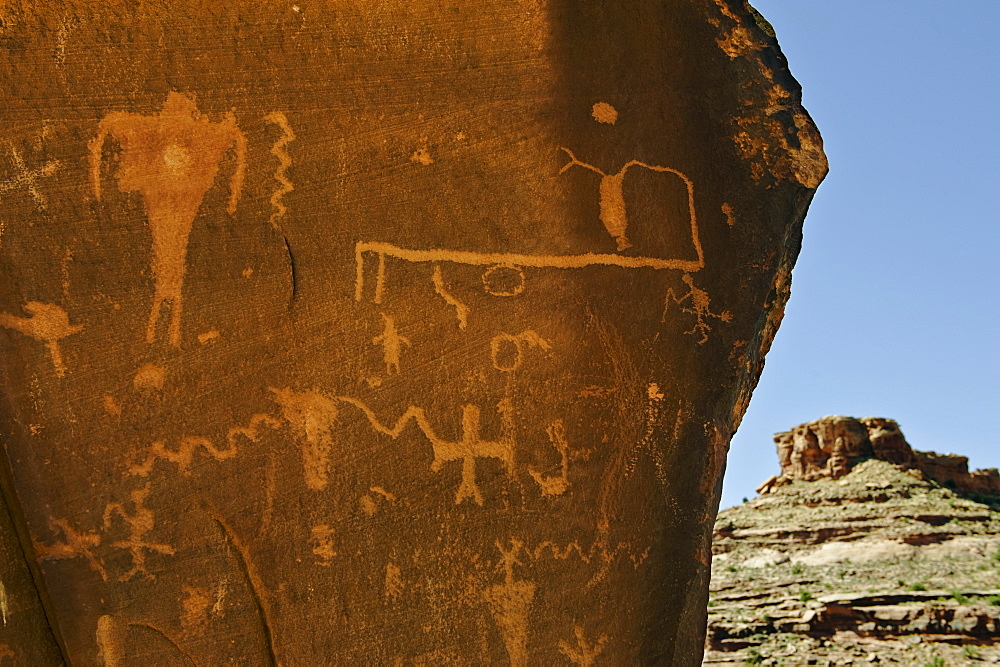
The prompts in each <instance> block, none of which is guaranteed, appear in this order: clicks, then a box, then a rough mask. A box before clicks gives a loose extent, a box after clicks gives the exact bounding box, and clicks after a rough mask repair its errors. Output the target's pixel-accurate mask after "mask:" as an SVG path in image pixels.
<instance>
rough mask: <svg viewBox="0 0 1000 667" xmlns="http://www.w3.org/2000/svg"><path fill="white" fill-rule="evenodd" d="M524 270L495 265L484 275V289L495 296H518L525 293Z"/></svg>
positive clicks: (517, 267)
mask: <svg viewBox="0 0 1000 667" xmlns="http://www.w3.org/2000/svg"><path fill="white" fill-rule="evenodd" d="M524 287H525V277H524V270H523V269H522V268H521V267H519V266H511V265H509V264H494V265H493V266H491V267H490V268H488V269H486V271H485V272H484V273H483V289H485V290H486V292H487V294H492V295H493V296H517V295H518V294H520V293H521V292H523V291H524Z"/></svg>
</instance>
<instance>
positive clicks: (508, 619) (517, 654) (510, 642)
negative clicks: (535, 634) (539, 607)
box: [483, 539, 536, 667]
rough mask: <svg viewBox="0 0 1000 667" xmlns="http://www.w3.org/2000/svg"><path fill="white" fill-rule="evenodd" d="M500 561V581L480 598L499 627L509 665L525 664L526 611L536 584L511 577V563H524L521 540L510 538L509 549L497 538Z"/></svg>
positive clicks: (524, 666)
mask: <svg viewBox="0 0 1000 667" xmlns="http://www.w3.org/2000/svg"><path fill="white" fill-rule="evenodd" d="M496 547H497V549H498V550H499V551H500V562H499V563H498V564H497V569H499V570H502V571H503V575H504V577H503V583H500V584H496V585H495V586H490V587H489V588H487V589H486V590H484V591H483V599H484V600H485V601H486V604H487V605H488V606H489V608H490V613H491V614H492V615H493V620H494V621H495V622H496V624H497V629H499V630H500V636H501V637H502V638H503V642H504V646H505V647H506V649H507V657H508V658H509V659H510V664H511V667H527V665H528V662H529V660H528V658H529V655H528V634H529V631H530V624H529V614H530V612H531V605H532V602H534V599H535V590H536V586H535V583H534V582H532V581H528V580H525V579H515V578H514V566H515V565H523V563H522V562H521V561H520V559H518V554H519V553H520V551H521V549H522V548H523V547H524V542H522V541H521V540H515V539H512V540H510V549H505V548H504V545H503V544H502V543H501V542H499V541H497V542H496Z"/></svg>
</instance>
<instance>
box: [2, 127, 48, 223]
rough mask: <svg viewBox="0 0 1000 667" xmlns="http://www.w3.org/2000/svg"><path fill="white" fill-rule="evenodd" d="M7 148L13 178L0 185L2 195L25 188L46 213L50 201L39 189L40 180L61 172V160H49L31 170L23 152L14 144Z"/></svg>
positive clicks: (9, 171)
mask: <svg viewBox="0 0 1000 667" xmlns="http://www.w3.org/2000/svg"><path fill="white" fill-rule="evenodd" d="M7 147H8V150H9V152H10V163H11V169H9V170H8V173H9V174H10V176H11V178H10V180H8V181H4V182H3V183H0V195H5V194H7V193H8V192H11V191H13V190H17V189H19V188H24V189H25V190H26V191H27V193H28V194H29V195H31V198H32V199H33V200H34V201H35V206H37V207H38V208H39V209H40V210H42V211H44V210H45V207H46V206H47V205H48V200H46V198H45V195H43V194H42V192H41V190H39V189H38V180H39V179H41V178H48V177H50V176H52V175H53V174H55V173H56V172H57V171H58V170H59V167H61V166H62V163H61V162H59V160H49V161H48V162H46V163H45V164H43V165H42V166H41V167H39V168H37V169H29V168H28V165H27V163H26V162H25V161H24V156H23V155H21V151H19V150H18V149H17V147H16V146H15V145H14V144H13V142H7Z"/></svg>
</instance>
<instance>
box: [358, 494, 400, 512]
mask: <svg viewBox="0 0 1000 667" xmlns="http://www.w3.org/2000/svg"><path fill="white" fill-rule="evenodd" d="M369 490H370V491H371V492H372V493H373V494H375V498H372V497H371V496H370V495H368V494H365V495H363V496H361V498H360V499H359V500H358V502H359V503H360V504H361V510H362V511H363V512H364V513H365V514H366V515H367V516H369V517H373V516H375V513H376V512H378V502H377V501H378V499H379V498H382V500H383V501H385V502H389V503H395V502H396V495H395V494H393V493H389V492H388V491H386V490H385V489H383V488H382V487H381V486H373V487H371V489H369Z"/></svg>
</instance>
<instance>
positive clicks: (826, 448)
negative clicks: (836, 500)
mask: <svg viewBox="0 0 1000 667" xmlns="http://www.w3.org/2000/svg"><path fill="white" fill-rule="evenodd" d="M774 443H775V445H777V448H778V460H779V461H780V463H781V474H779V475H775V476H774V477H771V478H769V479H768V480H767V481H765V482H764V483H763V484H762V485H761V486H760V487H758V489H757V492H758V493H768V492H769V491H771V490H772V489H774V488H776V487H778V486H781V485H782V484H784V483H786V482H787V481H789V480H793V479H800V480H805V481H814V480H818V479H823V478H832V479H837V478H839V477H843V476H844V475H846V474H847V473H849V472H850V471H851V469H852V468H854V466H855V465H857V464H858V463H860V462H861V461H864V460H866V459H871V458H874V459H878V460H881V461H887V462H889V463H893V464H896V465H898V466H900V467H902V468H904V469H909V470H919V471H920V472H921V473H923V474H924V475H925V476H926V477H927V478H929V479H932V480H934V481H935V482H937V483H939V484H942V485H944V486H949V487H951V488H953V489H955V490H956V491H962V492H966V493H982V494H1000V473H998V472H997V469H996V468H986V469H983V470H973V471H972V472H970V471H969V459H968V457H965V456H958V455H955V454H938V453H936V452H922V451H919V450H916V449H913V448H912V447H910V445H909V443H908V442H906V438H905V437H904V436H903V432H902V431H901V430H900V429H899V424H897V423H896V422H895V421H893V420H892V419H884V418H881V417H864V418H862V419H855V418H854V417H841V416H828V417H823V418H822V419H817V420H815V421H811V422H806V423H804V424H799V425H798V426H796V427H795V428H793V429H792V430H790V431H785V432H783V433H776V434H775V435H774Z"/></svg>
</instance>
